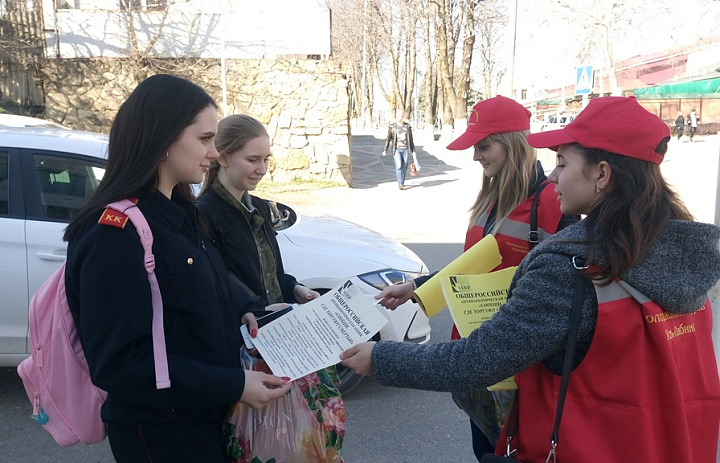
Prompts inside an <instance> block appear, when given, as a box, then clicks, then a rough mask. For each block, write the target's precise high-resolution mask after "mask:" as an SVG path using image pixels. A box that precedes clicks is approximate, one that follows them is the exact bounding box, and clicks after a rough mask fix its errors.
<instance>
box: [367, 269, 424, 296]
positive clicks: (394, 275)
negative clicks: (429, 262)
mask: <svg viewBox="0 0 720 463" xmlns="http://www.w3.org/2000/svg"><path fill="white" fill-rule="evenodd" d="M422 275H423V274H422V273H415V272H403V271H402V270H393V269H391V268H386V269H383V270H377V271H375V272H369V273H363V274H362V275H358V278H359V279H360V280H361V281H363V282H364V283H367V284H368V285H370V286H372V287H373V288H375V289H377V290H379V291H382V290H383V289H385V288H387V287H388V286H390V285H399V284H400V283H405V282H406V281H410V280H412V279H413V278H417V277H419V276H422Z"/></svg>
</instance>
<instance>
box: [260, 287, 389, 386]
mask: <svg viewBox="0 0 720 463" xmlns="http://www.w3.org/2000/svg"><path fill="white" fill-rule="evenodd" d="M387 321H388V319H387V317H386V316H385V314H384V313H383V312H382V311H381V309H379V308H378V307H376V306H375V305H374V304H373V303H372V302H371V301H370V299H368V296H366V295H365V294H364V293H363V292H362V291H361V290H360V289H359V288H358V287H357V285H355V284H354V283H353V282H352V281H351V280H346V281H345V282H344V283H343V284H341V285H339V286H337V287H336V288H334V289H333V290H332V291H329V292H327V293H326V294H324V295H322V296H320V297H319V298H317V299H314V300H312V301H310V302H308V303H306V304H302V305H300V306H299V307H297V308H296V309H294V310H292V311H290V312H289V313H288V314H286V315H285V316H283V317H281V318H279V319H277V320H275V321H272V322H270V323H269V324H267V325H265V326H262V327H260V328H259V329H258V335H257V337H256V338H254V339H253V340H252V341H253V343H254V345H255V347H256V348H257V350H258V352H260V355H262V357H263V359H265V362H266V363H267V365H268V367H270V370H271V371H272V372H273V373H274V374H275V375H277V376H287V377H289V378H291V379H293V380H294V379H297V378H300V377H302V376H305V375H307V374H309V373H312V372H314V371H317V370H320V369H322V368H326V367H328V366H330V365H335V364H336V363H339V362H340V354H341V353H342V352H343V351H345V350H347V349H348V348H350V347H352V346H354V345H356V344H358V343H362V342H364V341H367V340H368V339H370V338H371V337H372V336H373V335H374V334H375V333H377V332H378V331H380V329H381V328H382V327H383V326H384V325H385V324H386V323H387Z"/></svg>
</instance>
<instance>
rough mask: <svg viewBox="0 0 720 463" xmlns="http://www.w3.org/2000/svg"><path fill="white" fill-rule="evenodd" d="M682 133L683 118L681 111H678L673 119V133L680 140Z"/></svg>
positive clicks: (683, 131) (683, 127) (683, 128)
mask: <svg viewBox="0 0 720 463" xmlns="http://www.w3.org/2000/svg"><path fill="white" fill-rule="evenodd" d="M684 133H685V118H684V117H683V114H682V112H678V117H677V119H675V134H676V135H677V139H678V140H680V137H682V136H683V134H684Z"/></svg>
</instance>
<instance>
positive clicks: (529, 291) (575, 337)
mask: <svg viewBox="0 0 720 463" xmlns="http://www.w3.org/2000/svg"><path fill="white" fill-rule="evenodd" d="M669 140H670V131H669V129H668V127H667V125H666V124H665V123H664V122H663V121H662V120H660V119H659V118H658V117H657V116H655V115H653V114H651V113H649V112H648V111H646V110H645V109H644V108H642V107H641V106H640V105H639V104H638V103H637V101H636V100H635V99H634V98H624V97H603V98H595V99H593V100H591V101H590V103H589V105H588V106H587V108H586V109H585V110H583V111H582V112H581V113H580V114H579V115H578V117H577V118H576V119H575V120H574V121H573V122H571V123H570V124H568V125H567V127H565V128H564V129H561V130H556V131H551V132H544V133H539V134H534V135H530V136H528V141H529V142H530V143H531V144H532V145H533V146H535V147H538V148H550V149H553V150H556V151H557V166H556V168H555V170H553V172H552V174H551V175H550V177H549V180H550V181H551V182H552V183H553V184H554V191H555V195H556V196H557V198H558V199H559V202H560V205H561V210H562V212H563V213H566V214H585V215H586V218H585V219H584V220H582V221H581V222H579V223H577V224H574V225H571V226H569V227H567V228H566V229H565V230H563V231H561V232H559V233H558V234H557V235H555V236H554V237H551V238H549V239H548V240H546V241H544V242H543V243H541V244H540V245H538V246H537V247H536V248H535V249H533V250H532V251H531V252H530V253H529V254H528V255H527V257H526V258H525V259H524V260H523V261H522V263H521V264H520V267H519V268H518V270H517V272H516V274H515V277H514V279H513V282H512V284H511V287H510V290H509V294H508V299H507V302H506V303H505V304H504V305H503V306H502V307H501V308H500V311H499V312H498V313H497V314H496V315H495V316H494V317H493V318H492V319H491V320H489V321H487V322H485V323H483V324H482V325H481V326H480V327H479V328H477V329H476V330H475V331H473V332H472V333H471V335H470V336H469V337H468V338H465V339H461V340H459V341H455V342H450V343H439V344H432V345H412V344H407V343H392V342H379V343H364V344H360V345H357V346H354V347H353V348H351V349H349V350H347V351H346V352H345V353H343V355H342V358H343V359H344V360H343V364H344V365H345V366H347V367H349V368H351V369H352V370H353V371H355V372H356V373H359V374H365V375H370V374H375V375H377V378H378V381H380V383H382V384H386V385H392V386H398V387H410V388H416V389H426V390H434V391H457V390H465V389H467V388H468V387H475V388H483V387H487V386H489V385H492V384H494V382H496V381H498V380H501V379H502V378H505V377H507V376H511V375H515V381H516V382H517V384H518V390H519V393H518V399H517V402H516V404H515V410H517V416H516V418H510V419H508V423H507V424H506V426H505V429H504V430H503V435H502V436H501V438H500V442H499V443H498V448H497V451H496V453H497V454H503V453H506V452H505V450H506V449H507V453H511V454H512V456H513V458H516V459H517V461H522V462H542V461H556V462H560V463H564V462H575V461H583V462H591V463H593V462H603V463H604V462H609V461H612V462H617V461H633V462H634V461H652V462H654V463H658V462H668V463H670V462H673V463H674V462H678V461H682V462H711V461H712V462H714V461H716V453H717V444H718V428H719V427H720V381H719V380H718V369H717V364H716V359H715V353H714V349H713V343H712V335H711V328H712V317H711V308H710V304H709V302H708V299H707V294H708V291H709V290H710V289H711V288H712V287H713V285H714V284H715V283H716V282H717V281H718V279H719V278H720V250H719V249H718V242H719V241H720V228H719V227H717V226H715V225H712V224H706V223H698V222H694V221H693V219H692V216H691V215H690V213H689V212H688V210H687V208H686V207H685V205H684V204H683V203H682V201H681V200H680V199H679V198H678V196H677V195H676V194H675V193H674V192H673V191H672V190H671V189H670V187H669V186H668V185H667V183H666V182H665V179H664V178H663V176H662V174H661V172H660V168H659V164H660V162H661V161H662V159H663V156H664V154H665V152H666V150H667V145H668V141H669ZM566 353H567V354H569V355H566ZM564 364H565V365H567V369H566V373H563V370H564V368H563V367H564ZM562 377H564V378H568V381H567V383H565V381H564V380H561V378H562ZM563 391H564V392H563ZM560 396H562V397H564V399H563V400H559V397H560ZM513 415H515V414H514V413H513Z"/></svg>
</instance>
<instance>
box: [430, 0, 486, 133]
mask: <svg viewBox="0 0 720 463" xmlns="http://www.w3.org/2000/svg"><path fill="white" fill-rule="evenodd" d="M479 1H480V0H464V1H456V0H438V2H437V30H436V33H437V56H438V59H437V66H438V78H439V80H440V81H441V83H442V92H443V98H444V103H445V104H444V116H443V122H444V124H443V125H445V126H448V125H452V124H453V121H454V120H455V119H465V118H467V106H468V91H469V86H470V67H471V65H472V52H473V48H474V45H475V11H476V9H477V6H478V3H479ZM461 38H462V56H461V59H460V65H459V66H458V67H456V66H455V54H456V50H457V49H458V44H459V41H460V39H461Z"/></svg>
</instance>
